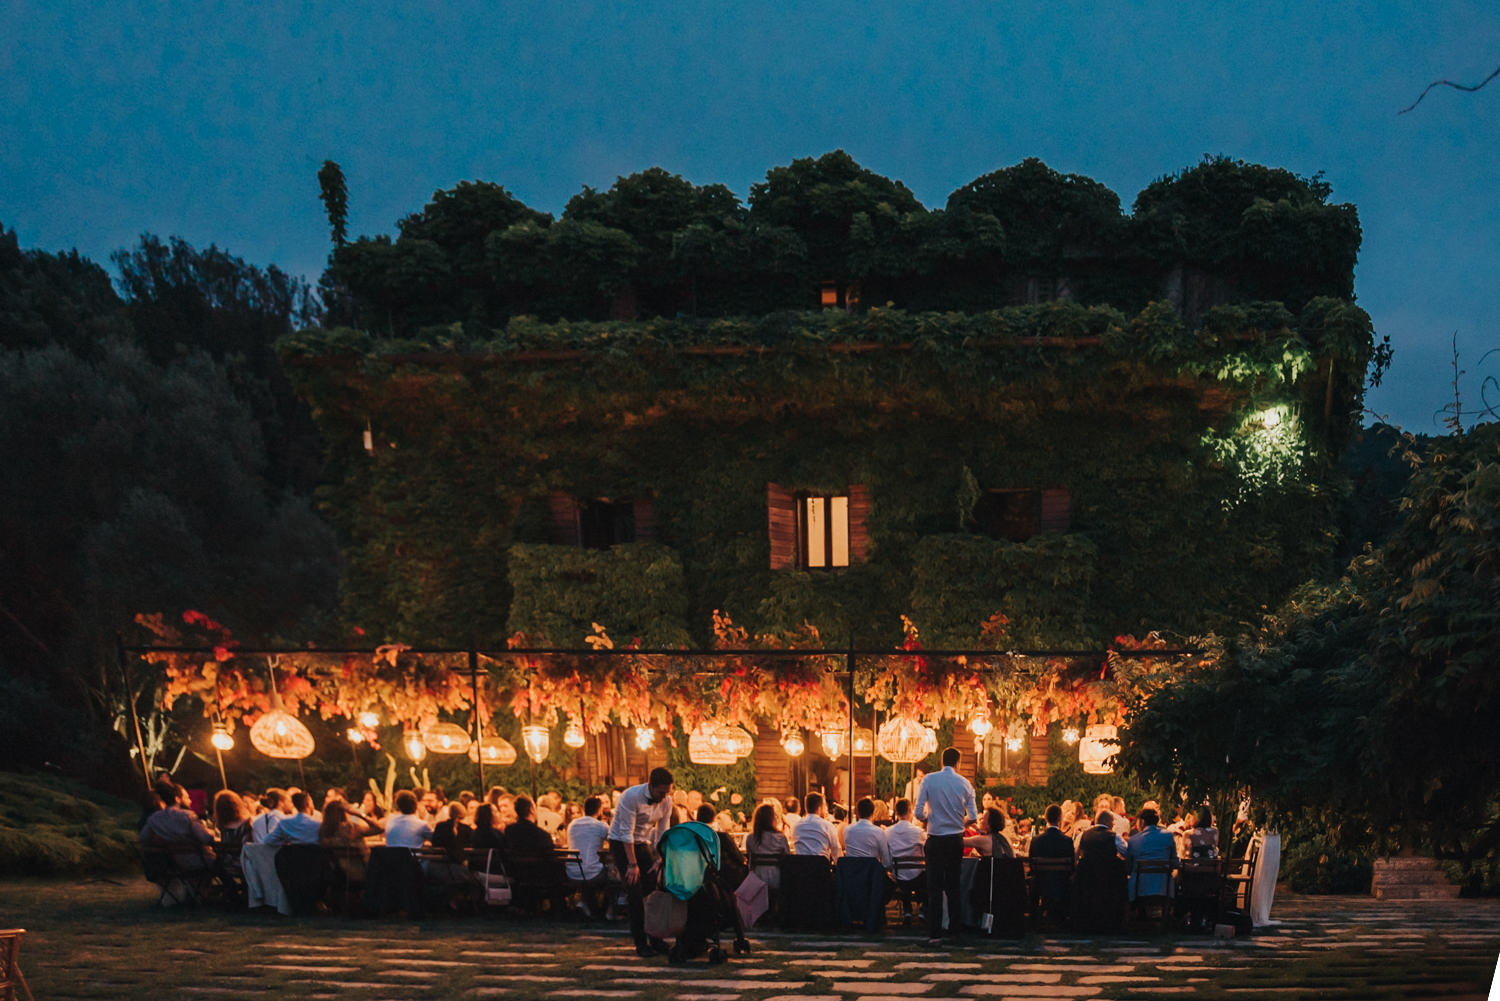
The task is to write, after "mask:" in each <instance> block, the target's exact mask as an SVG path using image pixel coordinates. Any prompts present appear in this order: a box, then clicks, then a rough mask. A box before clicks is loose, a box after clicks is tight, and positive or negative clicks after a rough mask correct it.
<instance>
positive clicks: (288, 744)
mask: <svg viewBox="0 0 1500 1001" xmlns="http://www.w3.org/2000/svg"><path fill="white" fill-rule="evenodd" d="M250 746H252V747H254V748H255V749H256V750H257V751H259V752H260V753H261V754H264V755H265V756H266V757H268V758H305V757H307V756H308V755H309V754H311V753H312V752H313V736H312V734H310V733H308V732H307V727H305V726H303V725H302V723H301V722H300V721H299V720H298V719H297V717H295V716H293V715H292V714H291V713H289V712H287V711H286V710H285V709H281V708H279V707H278V708H276V709H273V710H271V711H270V712H268V713H266V714H265V715H264V716H262V717H261V718H260V719H258V720H256V721H255V725H254V726H252V727H251V728H250Z"/></svg>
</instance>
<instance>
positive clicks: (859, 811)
mask: <svg viewBox="0 0 1500 1001" xmlns="http://www.w3.org/2000/svg"><path fill="white" fill-rule="evenodd" d="M854 815H855V816H856V817H858V818H859V819H860V820H869V819H870V818H871V817H873V816H875V801H874V800H873V799H871V798H870V797H868V796H866V797H864V798H863V799H861V800H860V801H859V802H858V803H855V804H854Z"/></svg>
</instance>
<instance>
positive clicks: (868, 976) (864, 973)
mask: <svg viewBox="0 0 1500 1001" xmlns="http://www.w3.org/2000/svg"><path fill="white" fill-rule="evenodd" d="M807 972H808V973H810V974H811V975H813V976H815V977H827V978H828V979H829V980H837V979H838V978H839V977H845V978H848V979H850V980H889V979H890V978H891V975H890V974H889V973H887V972H885V971H883V970H808V971H807Z"/></svg>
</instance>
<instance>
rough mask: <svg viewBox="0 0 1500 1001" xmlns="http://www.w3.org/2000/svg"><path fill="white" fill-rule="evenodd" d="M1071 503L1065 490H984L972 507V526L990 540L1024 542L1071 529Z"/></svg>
mask: <svg viewBox="0 0 1500 1001" xmlns="http://www.w3.org/2000/svg"><path fill="white" fill-rule="evenodd" d="M1072 516H1073V502H1072V497H1071V496H1070V495H1069V493H1068V491H1067V490H1064V489H1061V488H1054V489H1048V490H1030V489H1028V490H986V491H985V492H984V495H983V496H982V497H980V498H979V502H978V503H977V504H975V505H974V522H975V524H976V525H977V526H978V528H979V531H981V532H983V533H984V534H985V535H988V536H989V537H990V538H992V539H1004V540H1008V541H1010V542H1025V541H1026V540H1027V539H1029V538H1031V537H1033V536H1035V535H1038V534H1040V533H1042V532H1066V531H1068V529H1069V528H1071V527H1072Z"/></svg>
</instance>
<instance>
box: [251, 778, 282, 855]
mask: <svg viewBox="0 0 1500 1001" xmlns="http://www.w3.org/2000/svg"><path fill="white" fill-rule="evenodd" d="M260 805H261V806H262V807H264V808H265V809H264V810H263V811H262V812H260V813H257V814H256V815H255V817H254V819H252V820H251V821H250V840H251V841H253V842H255V843H256V844H258V845H263V844H265V843H266V839H268V838H269V837H270V836H271V832H272V831H274V830H276V825H277V824H280V823H281V822H282V821H283V820H284V819H286V818H287V817H289V816H291V815H292V801H291V800H290V799H288V798H287V795H286V791H285V790H283V789H277V788H276V787H275V786H272V787H271V788H269V789H267V790H266V794H265V795H264V796H262V797H261V798H260Z"/></svg>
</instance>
